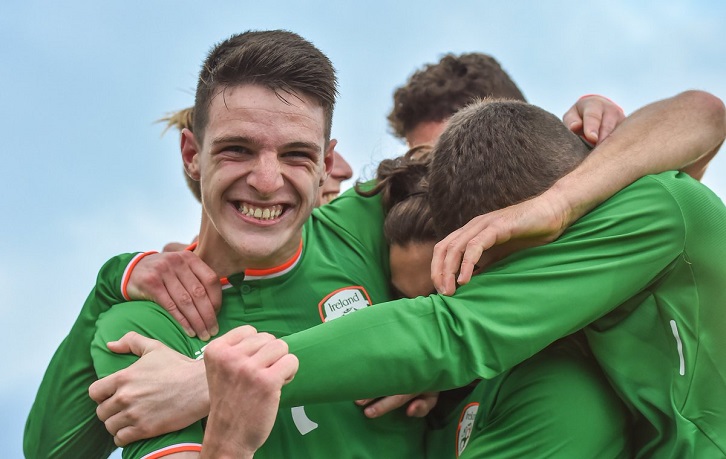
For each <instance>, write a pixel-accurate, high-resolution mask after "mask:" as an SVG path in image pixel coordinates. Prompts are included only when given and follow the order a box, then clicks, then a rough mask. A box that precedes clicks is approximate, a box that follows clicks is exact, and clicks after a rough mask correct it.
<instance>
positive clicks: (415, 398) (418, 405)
mask: <svg viewBox="0 0 726 459" xmlns="http://www.w3.org/2000/svg"><path fill="white" fill-rule="evenodd" d="M438 400H439V393H438V392H422V393H420V394H408V395H391V396H388V397H382V398H369V399H364V400H356V402H355V403H356V405H358V406H365V409H364V410H363V413H365V415H366V416H368V417H369V418H377V417H380V416H383V415H384V414H386V413H388V412H390V411H393V410H395V409H397V408H400V407H402V406H403V405H405V404H406V403H408V402H411V403H408V406H407V407H406V415H407V416H410V417H412V418H422V417H424V416H426V415H427V414H429V412H430V411H431V410H433V409H434V407H435V406H436V402H437V401H438Z"/></svg>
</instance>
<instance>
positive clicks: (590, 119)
mask: <svg viewBox="0 0 726 459" xmlns="http://www.w3.org/2000/svg"><path fill="white" fill-rule="evenodd" d="M578 117H581V119H582V128H581V130H582V132H581V135H583V136H584V137H585V140H587V141H588V142H590V143H591V144H593V145H597V144H598V143H600V142H602V141H603V140H605V139H606V138H607V137H608V136H609V135H610V134H611V133H612V132H613V130H614V129H615V128H616V127H617V125H618V124H620V122H622V121H623V119H625V113H624V112H623V110H622V109H621V108H620V106H618V105H617V104H616V103H615V102H613V101H611V100H610V99H608V98H606V97H602V96H598V95H594V94H593V95H588V96H583V97H581V98H580V100H579V101H577V103H576V104H575V105H574V106H573V107H572V108H571V109H570V110H569V111H568V112H567V113H566V114H565V116H564V117H563V121H564V122H565V124H566V125H567V126H568V127H570V126H572V127H570V129H571V130H572V131H573V132H575V133H578V131H577V130H575V129H573V127H577V123H576V120H577V118H578Z"/></svg>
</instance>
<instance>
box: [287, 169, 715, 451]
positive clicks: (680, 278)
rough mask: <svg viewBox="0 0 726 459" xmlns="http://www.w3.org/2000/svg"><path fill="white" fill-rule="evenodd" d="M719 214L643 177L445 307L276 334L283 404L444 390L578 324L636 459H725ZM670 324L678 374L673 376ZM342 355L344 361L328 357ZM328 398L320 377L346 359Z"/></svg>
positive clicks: (703, 195) (688, 192)
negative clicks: (296, 366) (281, 342)
mask: <svg viewBox="0 0 726 459" xmlns="http://www.w3.org/2000/svg"><path fill="white" fill-rule="evenodd" d="M724 260H726V210H725V209H724V206H723V203H722V202H721V201H720V200H719V199H718V198H717V197H716V196H715V195H714V194H713V193H712V192H711V191H710V190H708V189H707V188H706V187H704V186H703V185H701V184H699V183H697V182H696V181H694V180H692V179H690V178H689V177H687V176H686V175H684V174H678V173H675V172H669V173H664V174H659V175H657V176H648V177H645V178H643V179H641V180H639V181H637V182H636V183H634V184H633V185H631V186H629V187H627V188H626V189H624V190H623V191H621V192H620V193H618V194H617V195H615V196H614V197H613V198H611V199H610V200H608V201H606V202H605V203H603V204H602V205H601V206H599V207H598V208H596V209H595V210H593V211H592V212H591V213H589V214H588V215H586V216H584V217H583V218H582V219H580V221H578V222H577V223H576V224H575V225H573V226H572V227H571V228H570V229H569V230H568V231H567V232H566V233H565V234H563V236H562V237H561V238H560V239H558V240H557V241H555V242H553V243H551V244H547V245H545V246H542V247H537V248H532V249H528V250H525V251H522V252H520V253H518V254H514V255H512V256H510V257H508V258H507V259H505V260H503V261H502V262H500V263H499V264H497V265H495V266H493V267H492V268H491V269H489V270H488V271H487V272H485V273H483V274H481V275H478V276H475V277H474V279H472V281H471V282H470V283H469V284H468V285H466V286H463V287H461V288H459V289H458V291H457V293H456V294H455V295H454V296H451V297H441V296H436V295H434V296H431V297H428V298H417V299H413V300H398V301H394V302H390V303H386V304H382V305H378V306H376V308H375V310H373V309H371V310H363V311H360V312H359V313H357V314H355V315H354V316H351V317H345V318H342V319H341V320H338V321H335V322H333V323H330V324H325V325H322V326H318V327H315V328H312V329H310V330H306V331H304V332H301V333H297V334H295V335H292V336H290V337H288V338H286V341H287V342H288V343H289V345H290V350H291V352H293V353H295V354H296V355H297V356H298V358H299V359H300V371H299V372H298V374H297V376H296V377H295V379H294V381H293V382H292V383H291V384H290V385H288V386H286V387H285V388H284V389H283V402H284V403H288V404H290V403H292V404H300V403H310V402H312V401H318V400H323V399H330V397H331V396H333V395H334V396H335V397H336V398H337V399H351V398H364V397H373V396H378V395H382V394H389V393H408V392H416V391H422V390H431V389H447V388H452V387H456V386H461V385H464V384H467V383H469V382H470V381H472V380H473V379H476V378H484V379H492V378H494V377H496V376H497V375H499V374H501V373H503V372H504V371H506V370H508V369H510V368H513V367H514V366H516V365H517V364H519V363H521V362H522V361H524V360H525V359H527V358H528V357H530V356H532V355H533V354H535V353H537V352H539V351H540V350H542V349H544V348H545V347H546V346H547V345H549V344H550V343H552V342H553V341H554V340H556V339H558V338H560V337H562V336H566V335H568V334H570V333H572V332H574V331H575V330H578V329H581V328H583V327H586V328H585V332H586V334H587V337H588V341H589V343H590V345H591V347H592V350H593V354H594V355H595V357H596V358H597V359H598V361H599V362H600V364H601V365H602V367H603V370H604V372H605V374H606V376H607V377H608V378H609V380H610V381H611V383H612V384H613V386H614V387H615V389H616V391H617V392H618V394H619V395H620V396H621V397H622V398H623V399H624V400H625V401H626V402H627V404H628V406H629V408H630V410H631V412H632V414H633V416H634V417H635V422H636V424H635V428H634V430H633V433H634V435H635V437H636V438H635V441H636V448H637V450H638V452H639V454H640V455H642V456H656V457H674V458H676V457H722V456H724V455H726V378H725V377H724V376H725V374H724V373H725V372H726V354H724V350H725V349H726V334H725V333H722V331H721V324H723V320H724V316H723V310H724V303H726V301H725V300H726V298H725V293H724V289H723V287H722V282H723V279H724V278H726V276H725V274H726V266H725V265H724ZM671 320H674V321H675V322H676V324H677V329H678V332H679V336H680V340H681V342H682V347H683V350H682V353H683V355H684V365H685V368H684V375H683V376H681V375H680V360H679V353H678V347H677V342H676V340H675V339H674V335H673V332H672V330H671V325H670V321H671ZM341 346H345V348H346V352H345V354H341V353H338V352H335V351H333V350H335V349H338V348H340V347H341ZM350 361H355V362H375V366H371V365H368V366H364V367H362V366H350V367H349V368H348V371H346V372H345V373H341V374H340V375H339V376H338V383H339V390H337V391H336V392H335V394H331V392H330V391H321V390H320V384H321V379H320V377H319V375H320V374H322V373H324V372H325V371H329V369H331V368H340V367H342V366H343V365H345V364H346V363H347V362H350Z"/></svg>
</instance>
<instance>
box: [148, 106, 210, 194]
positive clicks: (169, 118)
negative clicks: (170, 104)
mask: <svg viewBox="0 0 726 459" xmlns="http://www.w3.org/2000/svg"><path fill="white" fill-rule="evenodd" d="M158 121H159V122H165V123H166V127H165V128H164V131H163V132H162V133H161V135H164V133H166V131H168V130H169V129H171V128H176V129H178V130H179V132H181V131H182V130H183V129H189V130H190V131H191V130H192V125H193V123H194V107H188V108H183V109H181V110H179V111H176V112H173V113H169V114H167V115H166V116H164V117H163V118H161V119H159V120H158ZM182 172H183V173H184V180H185V181H186V182H187V187H188V188H189V190H190V191H191V192H192V194H193V195H194V197H195V198H197V201H199V202H202V188H201V186H200V184H199V182H198V181H197V180H194V179H193V178H191V177H189V174H187V172H186V170H182Z"/></svg>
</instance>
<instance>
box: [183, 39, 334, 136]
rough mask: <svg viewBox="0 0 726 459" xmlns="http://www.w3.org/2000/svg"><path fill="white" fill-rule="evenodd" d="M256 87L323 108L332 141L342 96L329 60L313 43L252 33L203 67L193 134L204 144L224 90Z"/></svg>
mask: <svg viewBox="0 0 726 459" xmlns="http://www.w3.org/2000/svg"><path fill="white" fill-rule="evenodd" d="M242 84H257V85H261V86H264V87H266V88H269V89H271V90H273V91H275V93H276V94H277V96H278V97H279V98H280V99H281V100H283V101H286V97H290V96H292V97H295V93H301V94H305V95H307V96H310V97H312V98H313V99H314V100H316V101H317V102H318V103H320V105H321V106H322V107H323V111H324V114H325V124H326V125H325V140H326V141H328V140H330V129H331V125H332V121H333V108H334V106H335V98H336V96H337V94H338V90H337V84H338V83H337V78H336V76H335V69H334V68H333V64H332V63H331V62H330V59H328V57H327V56H326V55H325V54H323V53H322V52H321V51H320V50H319V49H318V48H316V47H315V46H314V45H313V44H312V43H310V42H309V41H307V40H305V39H304V38H302V37H301V36H300V35H297V34H295V33H293V32H289V31H287V30H267V31H247V32H244V33H241V34H238V35H233V36H232V37H230V38H228V39H227V40H225V41H223V42H221V43H219V44H218V45H216V46H215V47H214V48H213V49H212V50H211V51H210V52H209V55H208V56H207V59H206V60H205V61H204V64H203V65H202V70H201V72H200V73H199V80H198V82H197V92H196V97H195V100H194V129H192V131H193V132H194V135H195V136H196V137H197V141H198V142H201V139H202V137H203V135H204V129H205V128H206V125H207V123H208V122H209V119H208V118H209V112H208V109H209V104H210V103H211V101H212V98H213V97H214V94H215V91H216V90H217V89H219V88H224V87H230V86H238V85H242Z"/></svg>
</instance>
